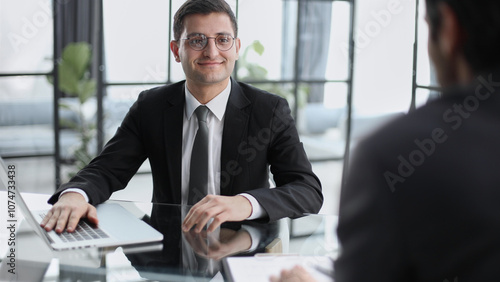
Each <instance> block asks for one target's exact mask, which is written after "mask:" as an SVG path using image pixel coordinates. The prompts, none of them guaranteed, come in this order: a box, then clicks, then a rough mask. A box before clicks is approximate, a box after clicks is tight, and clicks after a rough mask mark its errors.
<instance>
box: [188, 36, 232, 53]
mask: <svg viewBox="0 0 500 282" xmlns="http://www.w3.org/2000/svg"><path fill="white" fill-rule="evenodd" d="M208 39H214V40H215V46H217V49H219V50H221V51H227V50H229V49H231V48H232V47H233V45H234V37H232V36H231V35H228V34H219V35H217V36H216V37H207V36H205V35H204V34H196V35H193V36H190V37H188V38H183V39H182V40H187V41H188V43H189V46H191V48H193V50H196V51H201V50H203V49H205V47H207V45H208Z"/></svg>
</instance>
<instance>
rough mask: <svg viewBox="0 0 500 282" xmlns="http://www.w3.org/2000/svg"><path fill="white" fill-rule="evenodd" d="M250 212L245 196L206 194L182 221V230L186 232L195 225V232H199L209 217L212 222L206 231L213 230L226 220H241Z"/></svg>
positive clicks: (248, 202) (250, 208)
mask: <svg viewBox="0 0 500 282" xmlns="http://www.w3.org/2000/svg"><path fill="white" fill-rule="evenodd" d="M251 214H252V205H251V204H250V201H249V200H247V198H245V197H243V196H241V195H236V196H217V195H208V196H206V197H205V198H203V199H201V201H199V202H198V203H196V205H194V206H193V207H192V208H191V210H190V211H189V213H188V214H187V215H186V218H185V219H184V222H183V223H182V230H183V231H184V232H187V231H189V230H191V228H192V227H193V226H195V225H196V228H195V229H194V231H195V232H198V233H199V232H201V230H202V229H203V226H205V225H206V224H207V223H208V221H209V220H210V219H212V218H213V222H212V223H211V224H210V226H209V227H208V229H207V231H208V232H213V231H214V230H215V229H216V228H217V227H219V226H220V225H221V224H222V223H224V222H226V221H243V220H245V219H247V218H248V217H249V216H250V215H251Z"/></svg>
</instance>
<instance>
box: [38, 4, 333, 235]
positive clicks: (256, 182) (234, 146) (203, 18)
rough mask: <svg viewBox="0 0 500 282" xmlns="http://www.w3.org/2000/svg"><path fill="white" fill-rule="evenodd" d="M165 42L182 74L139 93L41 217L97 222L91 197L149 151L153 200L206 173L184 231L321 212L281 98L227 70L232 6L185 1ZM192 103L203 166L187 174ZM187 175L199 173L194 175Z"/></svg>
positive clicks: (111, 186) (103, 196) (100, 197)
mask: <svg viewBox="0 0 500 282" xmlns="http://www.w3.org/2000/svg"><path fill="white" fill-rule="evenodd" d="M170 48H171V51H172V53H173V55H174V57H175V60H176V61H177V62H179V63H181V65H182V67H183V70H184V73H185V75H186V80H185V81H182V82H179V83H176V84H173V85H167V86H162V87H158V88H154V89H150V90H146V91H144V92H143V93H141V94H140V95H139V98H138V99H137V101H136V103H135V104H134V105H133V106H132V107H131V109H130V111H129V113H128V114H127V116H126V117H125V119H124V121H123V122H122V124H121V126H120V127H119V128H118V131H117V132H116V134H115V136H114V137H113V138H112V139H111V140H110V141H109V142H108V144H107V145H106V146H105V148H104V150H103V152H102V153H101V154H100V155H99V156H98V157H97V158H95V159H94V160H93V161H92V162H91V163H90V164H89V165H88V166H87V167H85V168H84V169H82V170H81V171H80V172H79V173H78V174H77V175H76V176H75V177H74V178H72V179H71V180H70V182H69V183H66V184H64V185H62V186H61V187H60V188H59V189H58V190H57V191H56V193H55V194H54V196H53V197H52V198H51V199H50V200H49V202H50V203H53V204H54V206H53V207H52V209H51V211H50V212H49V213H48V215H47V217H46V218H45V219H44V221H43V222H42V226H44V227H45V229H46V230H51V229H55V230H56V232H62V231H63V230H64V229H65V228H66V230H67V231H69V232H71V231H73V230H74V228H75V226H76V224H77V222H78V220H79V219H80V218H81V217H87V218H88V219H89V220H90V221H92V222H95V223H97V218H96V213H95V208H94V206H93V205H96V204H99V203H102V202H103V201H105V200H107V199H108V198H109V197H110V195H111V194H112V193H113V192H114V191H117V190H119V189H123V188H124V187H125V186H126V185H127V183H128V181H129V180H130V179H131V178H132V176H133V175H134V174H135V173H136V171H137V170H138V168H139V167H140V165H141V164H142V163H143V162H144V161H145V160H146V159H148V160H149V162H150V164H151V170H152V175H153V186H154V187H153V189H154V190H153V199H152V200H153V202H161V203H171V204H187V203H188V204H189V201H188V198H191V196H190V194H189V190H190V188H189V185H190V182H195V181H197V180H199V179H200V177H203V178H207V179H206V180H204V181H202V182H203V183H202V185H205V184H208V186H207V187H205V189H207V190H208V194H209V195H208V196H206V197H204V198H203V199H202V200H200V201H199V202H198V203H196V204H195V205H194V206H193V207H192V208H191V210H190V212H189V213H188V214H187V216H186V218H185V220H184V222H183V229H184V230H185V231H187V230H190V229H191V228H192V227H193V226H195V225H196V228H195V230H196V231H197V232H200V231H201V229H202V227H203V226H205V225H206V223H207V222H209V220H210V219H213V222H212V223H211V224H210V226H209V229H208V231H209V232H210V231H213V230H215V228H217V227H218V226H220V224H221V223H223V222H226V221H242V220H247V219H259V220H263V221H274V220H276V219H279V218H283V217H299V216H302V215H303V214H304V213H317V212H318V211H319V209H320V208H321V205H322V202H323V195H322V192H321V185H320V182H319V180H318V178H317V177H316V176H315V174H314V173H313V172H312V170H311V165H310V163H309V161H308V159H307V156H306V154H305V152H304V149H303V146H302V143H301V142H300V140H299V137H298V134H297V130H296V128H295V125H294V121H293V119H292V117H291V115H290V109H289V107H288V104H287V102H286V100H285V99H283V98H281V97H279V96H276V95H273V94H270V93H267V92H265V91H262V90H259V89H257V88H254V87H252V86H249V85H247V84H244V83H239V82H236V81H234V80H232V79H231V77H230V75H231V73H232V71H233V69H234V65H235V61H236V60H237V59H238V52H239V49H240V40H239V38H237V23H236V19H235V16H234V14H233V12H232V11H231V8H230V7H229V5H228V4H227V3H226V2H225V1H224V0H210V1H207V0H189V1H187V2H185V3H184V4H183V5H182V6H181V7H180V8H179V10H178V11H177V13H176V15H175V18H174V40H172V42H171V43H170ZM198 107H199V108H204V109H206V108H208V111H207V112H208V114H207V117H206V121H205V122H204V123H205V124H206V125H207V128H208V130H207V131H208V133H207V134H208V141H206V143H207V144H205V146H208V156H206V157H207V158H208V162H207V163H208V164H206V163H205V166H207V167H206V168H205V169H204V170H205V171H204V172H200V171H199V169H197V170H196V169H195V170H194V173H193V171H191V169H190V164H195V165H198V164H199V163H200V161H198V160H195V161H191V157H193V156H194V155H198V154H197V153H193V154H191V152H192V150H191V149H192V148H193V147H194V146H195V145H193V144H194V143H195V138H196V134H197V130H198V127H199V123H198V121H199V120H200V121H201V120H204V118H203V117H201V116H200V117H198V113H197V110H196V109H198ZM201 127H203V126H201ZM201 127H200V128H201ZM269 165H270V170H271V172H272V174H273V177H274V180H275V182H276V185H277V187H276V188H274V189H270V184H269V169H268V168H269ZM207 170H208V172H207ZM202 173H204V174H202ZM193 174H198V176H196V177H195V178H194V180H190V175H193ZM207 174H208V177H207ZM203 178H202V179H203ZM191 190H192V191H193V190H195V189H191ZM195 191H197V192H199V194H204V193H205V192H207V191H205V192H200V191H201V190H198V188H196V190H195ZM85 197H87V199H85Z"/></svg>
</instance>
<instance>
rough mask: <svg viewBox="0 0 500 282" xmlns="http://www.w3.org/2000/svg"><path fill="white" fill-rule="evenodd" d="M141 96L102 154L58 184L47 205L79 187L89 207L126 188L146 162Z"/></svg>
mask: <svg viewBox="0 0 500 282" xmlns="http://www.w3.org/2000/svg"><path fill="white" fill-rule="evenodd" d="M143 96H144V93H141V95H139V98H138V100H137V101H136V102H135V103H134V105H133V106H132V107H131V108H130V110H129V112H128V113H127V115H126V117H125V118H124V120H123V122H122V123H121V125H120V127H119V128H118V130H117V131H116V133H115V135H114V136H113V138H111V140H110V141H109V142H108V143H107V144H106V146H105V147H104V149H103V151H102V152H101V153H100V154H99V156H97V157H96V158H94V159H93V160H92V161H91V162H90V163H89V164H88V165H87V166H86V167H84V168H83V169H82V170H80V171H79V172H78V173H77V174H76V175H75V176H74V177H72V178H71V179H70V181H69V182H67V183H65V184H63V185H61V187H59V189H57V191H56V192H55V193H54V195H53V196H52V197H51V198H50V199H49V201H48V202H49V203H51V204H54V203H55V202H57V200H58V198H59V194H60V193H61V192H62V191H64V190H66V189H68V188H79V189H82V190H83V191H84V192H85V193H87V195H88V197H89V202H90V204H93V205H97V204H99V203H102V202H104V201H106V200H107V199H109V197H110V196H111V194H112V193H113V192H115V191H117V190H121V189H123V188H125V186H126V185H127V184H128V182H129V181H130V179H131V178H132V177H133V176H134V174H135V173H136V172H137V170H138V169H139V167H140V166H141V164H142V163H143V162H144V160H145V159H146V154H145V150H144V145H143V143H142V140H141V134H140V128H141V126H140V123H141V120H140V111H141V106H140V105H141V100H142V99H143Z"/></svg>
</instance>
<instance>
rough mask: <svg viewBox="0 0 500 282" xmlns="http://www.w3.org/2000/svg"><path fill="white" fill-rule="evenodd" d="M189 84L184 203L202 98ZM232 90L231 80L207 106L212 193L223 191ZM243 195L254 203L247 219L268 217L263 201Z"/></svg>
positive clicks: (183, 160) (184, 120)
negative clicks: (223, 156)
mask: <svg viewBox="0 0 500 282" xmlns="http://www.w3.org/2000/svg"><path fill="white" fill-rule="evenodd" d="M184 87H185V93H186V103H185V108H184V119H183V125H182V182H181V189H182V190H181V191H182V204H187V199H188V194H189V172H190V165H191V152H192V148H193V144H194V138H195V136H196V132H197V130H198V118H197V117H196V115H194V111H195V110H196V108H198V106H200V105H201V104H200V102H198V100H196V98H195V97H194V96H193V95H192V94H191V92H189V89H188V88H187V86H184ZM230 93H231V80H229V83H228V85H227V87H226V88H225V89H224V90H223V91H222V92H221V93H220V94H219V95H217V96H216V97H215V98H213V99H212V100H211V101H210V102H208V103H207V104H206V105H205V106H207V108H208V109H209V110H210V111H209V112H208V116H207V126H208V134H209V136H208V148H209V149H208V194H211V195H220V174H221V169H220V168H221V163H220V158H221V147H222V132H223V129H224V117H225V112H226V106H227V101H228V100H229V94H230ZM240 195H241V196H244V197H245V198H247V199H248V200H249V201H250V203H251V205H252V214H251V215H250V216H249V217H248V218H247V219H255V218H260V217H264V216H265V215H266V213H265V210H264V209H263V208H262V207H261V206H260V204H259V202H257V200H256V199H255V198H254V197H253V196H252V195H250V194H247V193H242V194H240Z"/></svg>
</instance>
